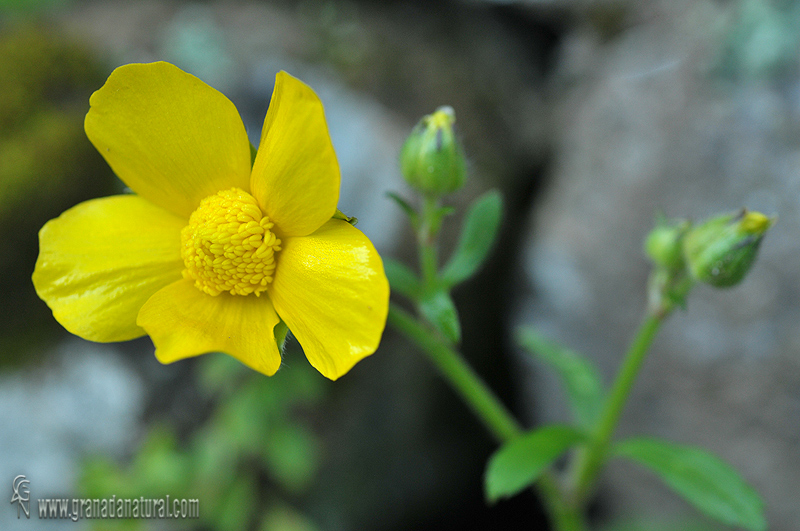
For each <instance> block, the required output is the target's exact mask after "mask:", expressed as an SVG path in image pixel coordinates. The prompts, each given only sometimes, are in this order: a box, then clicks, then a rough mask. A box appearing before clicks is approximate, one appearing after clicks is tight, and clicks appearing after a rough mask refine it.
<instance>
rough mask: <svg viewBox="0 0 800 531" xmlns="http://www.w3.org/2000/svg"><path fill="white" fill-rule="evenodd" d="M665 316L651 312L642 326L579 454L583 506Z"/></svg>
mask: <svg viewBox="0 0 800 531" xmlns="http://www.w3.org/2000/svg"><path fill="white" fill-rule="evenodd" d="M667 313H668V312H667ZM665 317H666V315H665V314H663V313H651V314H649V315H648V316H647V318H646V319H645V320H644V322H642V324H641V325H640V326H639V330H638V331H637V333H636V336H635V337H634V339H633V342H632V343H631V345H630V347H629V348H628V352H627V353H626V355H625V358H624V360H623V362H622V366H621V367H620V370H619V373H618V374H617V379H616V380H615V381H614V385H613V387H612V388H611V392H610V393H609V395H608V398H607V399H606V403H605V407H604V409H603V413H602V415H601V416H600V421H599V422H598V424H597V428H596V429H595V432H594V436H593V437H592V440H591V442H590V443H589V445H588V447H587V448H586V449H585V450H584V451H582V452H580V453H579V454H578V457H577V459H576V462H575V465H576V466H575V468H574V470H575V475H574V476H573V477H574V478H575V482H574V488H575V490H574V494H575V499H576V502H577V505H579V506H582V505H583V503H584V502H585V500H586V498H587V497H588V495H589V494H590V493H591V490H592V487H593V485H594V482H595V480H596V479H597V475H598V473H599V472H600V469H601V467H602V465H603V463H604V462H605V459H606V456H607V454H608V448H609V446H610V444H611V437H612V436H613V435H614V430H615V428H616V426H617V422H619V418H620V415H621V414H622V410H623V408H624V407H625V403H626V402H627V400H628V395H629V394H630V391H631V388H632V387H633V384H634V382H635V381H636V376H637V375H638V374H639V369H640V368H641V366H642V363H643V362H644V359H645V357H646V356H647V352H648V350H650V345H651V344H652V343H653V339H654V338H655V336H656V334H657V333H658V329H659V327H660V326H661V323H662V322H663V320H664V318H665Z"/></svg>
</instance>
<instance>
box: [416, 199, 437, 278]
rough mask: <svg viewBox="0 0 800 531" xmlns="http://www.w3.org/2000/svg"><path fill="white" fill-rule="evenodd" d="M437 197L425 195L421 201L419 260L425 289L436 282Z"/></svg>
mask: <svg viewBox="0 0 800 531" xmlns="http://www.w3.org/2000/svg"><path fill="white" fill-rule="evenodd" d="M438 210H439V199H438V198H437V197H435V196H431V195H426V196H425V197H424V198H423V203H422V218H421V219H422V225H421V227H420V228H419V233H418V236H417V238H418V243H419V260H420V270H421V271H422V281H423V284H424V286H425V288H426V289H428V288H431V287H432V286H433V284H434V283H435V282H436V279H437V277H438V273H439V253H438V251H437V249H436V237H437V236H438V235H439V227H438V226H437V225H438V222H437V219H438V216H437V211H438Z"/></svg>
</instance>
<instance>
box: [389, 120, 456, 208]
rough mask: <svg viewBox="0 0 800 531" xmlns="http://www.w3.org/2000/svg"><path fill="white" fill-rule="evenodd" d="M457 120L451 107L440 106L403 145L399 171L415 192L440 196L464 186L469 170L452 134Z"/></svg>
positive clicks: (419, 125)
mask: <svg viewBox="0 0 800 531" xmlns="http://www.w3.org/2000/svg"><path fill="white" fill-rule="evenodd" d="M455 121H456V115H455V112H454V111H453V108H452V107H449V106H444V107H439V108H438V109H436V112H434V113H433V114H429V115H427V116H424V117H423V118H422V120H420V121H419V123H418V124H417V125H416V126H415V127H414V129H413V130H412V131H411V134H410V135H409V136H408V139H407V140H406V142H405V144H403V149H402V151H401V152H400V168H401V170H402V172H403V178H405V180H406V181H407V182H408V183H409V184H410V185H411V186H412V187H414V188H415V189H417V190H419V191H421V192H424V193H426V194H434V195H440V196H441V195H444V194H449V193H451V192H455V191H456V190H458V189H459V188H461V186H463V184H464V179H465V178H466V174H467V169H466V163H465V162H464V151H463V149H462V148H461V144H460V143H459V142H458V140H456V138H455V135H454V134H453V124H454V123H455Z"/></svg>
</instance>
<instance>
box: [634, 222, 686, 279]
mask: <svg viewBox="0 0 800 531" xmlns="http://www.w3.org/2000/svg"><path fill="white" fill-rule="evenodd" d="M688 228H689V222H688V221H685V220H684V221H680V222H675V223H669V222H667V221H665V220H659V221H658V223H657V224H656V227H655V228H654V229H653V230H651V231H650V234H648V235H647V239H646V240H645V241H644V250H645V253H647V256H649V257H650V259H651V260H652V261H653V263H655V264H656V265H658V266H661V267H664V268H666V269H669V270H682V269H683V268H684V267H685V266H684V261H683V237H684V235H685V234H686V231H687V229H688Z"/></svg>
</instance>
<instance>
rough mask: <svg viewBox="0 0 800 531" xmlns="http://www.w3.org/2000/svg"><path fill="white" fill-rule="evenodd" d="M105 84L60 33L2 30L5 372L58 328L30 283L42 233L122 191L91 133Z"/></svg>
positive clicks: (1, 347)
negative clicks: (68, 214) (87, 126)
mask: <svg viewBox="0 0 800 531" xmlns="http://www.w3.org/2000/svg"><path fill="white" fill-rule="evenodd" d="M104 77H105V76H104V74H103V69H102V67H101V66H100V65H99V63H98V61H97V60H96V59H94V58H93V57H92V56H91V54H90V53H89V52H88V51H86V50H85V49H84V48H83V47H81V46H79V45H77V44H75V43H73V42H71V41H70V40H68V39H67V38H66V37H64V36H61V35H59V34H58V33H57V32H55V31H53V29H52V28H47V27H44V26H38V25H33V24H24V25H17V26H6V27H5V28H4V29H3V30H2V31H0V161H2V164H0V239H2V241H3V249H4V251H3V252H2V253H0V278H2V279H3V297H4V298H5V299H7V300H10V301H13V304H3V305H0V365H2V364H3V363H4V362H9V361H12V360H18V359H20V358H21V356H20V355H19V354H17V353H20V352H27V351H28V350H29V349H28V348H27V347H29V346H30V344H31V341H32V339H33V340H34V341H35V340H39V339H41V338H47V337H49V336H50V337H52V335H53V334H54V333H57V332H58V331H59V330H60V326H58V325H57V324H56V323H55V322H54V320H53V318H52V315H51V314H50V311H49V310H48V309H47V307H46V306H45V304H44V303H43V302H42V301H41V300H39V298H38V297H37V296H36V294H35V292H34V290H33V286H32V285H31V281H30V275H31V273H32V272H33V267H34V264H35V262H36V256H37V253H38V247H39V246H38V238H37V233H38V231H39V229H40V228H41V227H42V225H44V224H45V223H46V222H47V220H49V219H51V218H53V217H56V216H58V215H59V214H60V213H61V212H63V211H64V210H66V209H67V208H69V207H71V206H73V205H75V204H76V203H78V202H80V201H83V200H85V199H88V198H91V197H97V196H102V195H107V194H109V193H112V192H113V191H114V190H115V189H118V186H119V185H118V181H117V180H116V178H115V177H114V176H113V174H112V173H111V170H110V169H109V168H108V166H107V165H106V164H105V162H104V161H103V159H102V157H101V156H100V155H99V154H98V153H97V152H96V151H95V149H94V147H93V146H92V145H91V144H90V143H89V141H88V140H87V139H86V135H85V133H84V131H83V117H84V115H85V113H86V111H87V110H88V107H89V96H90V95H91V93H92V91H94V90H96V89H97V88H99V87H100V86H101V85H102V83H103V81H104ZM28 358H29V356H28V355H26V356H25V359H28Z"/></svg>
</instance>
